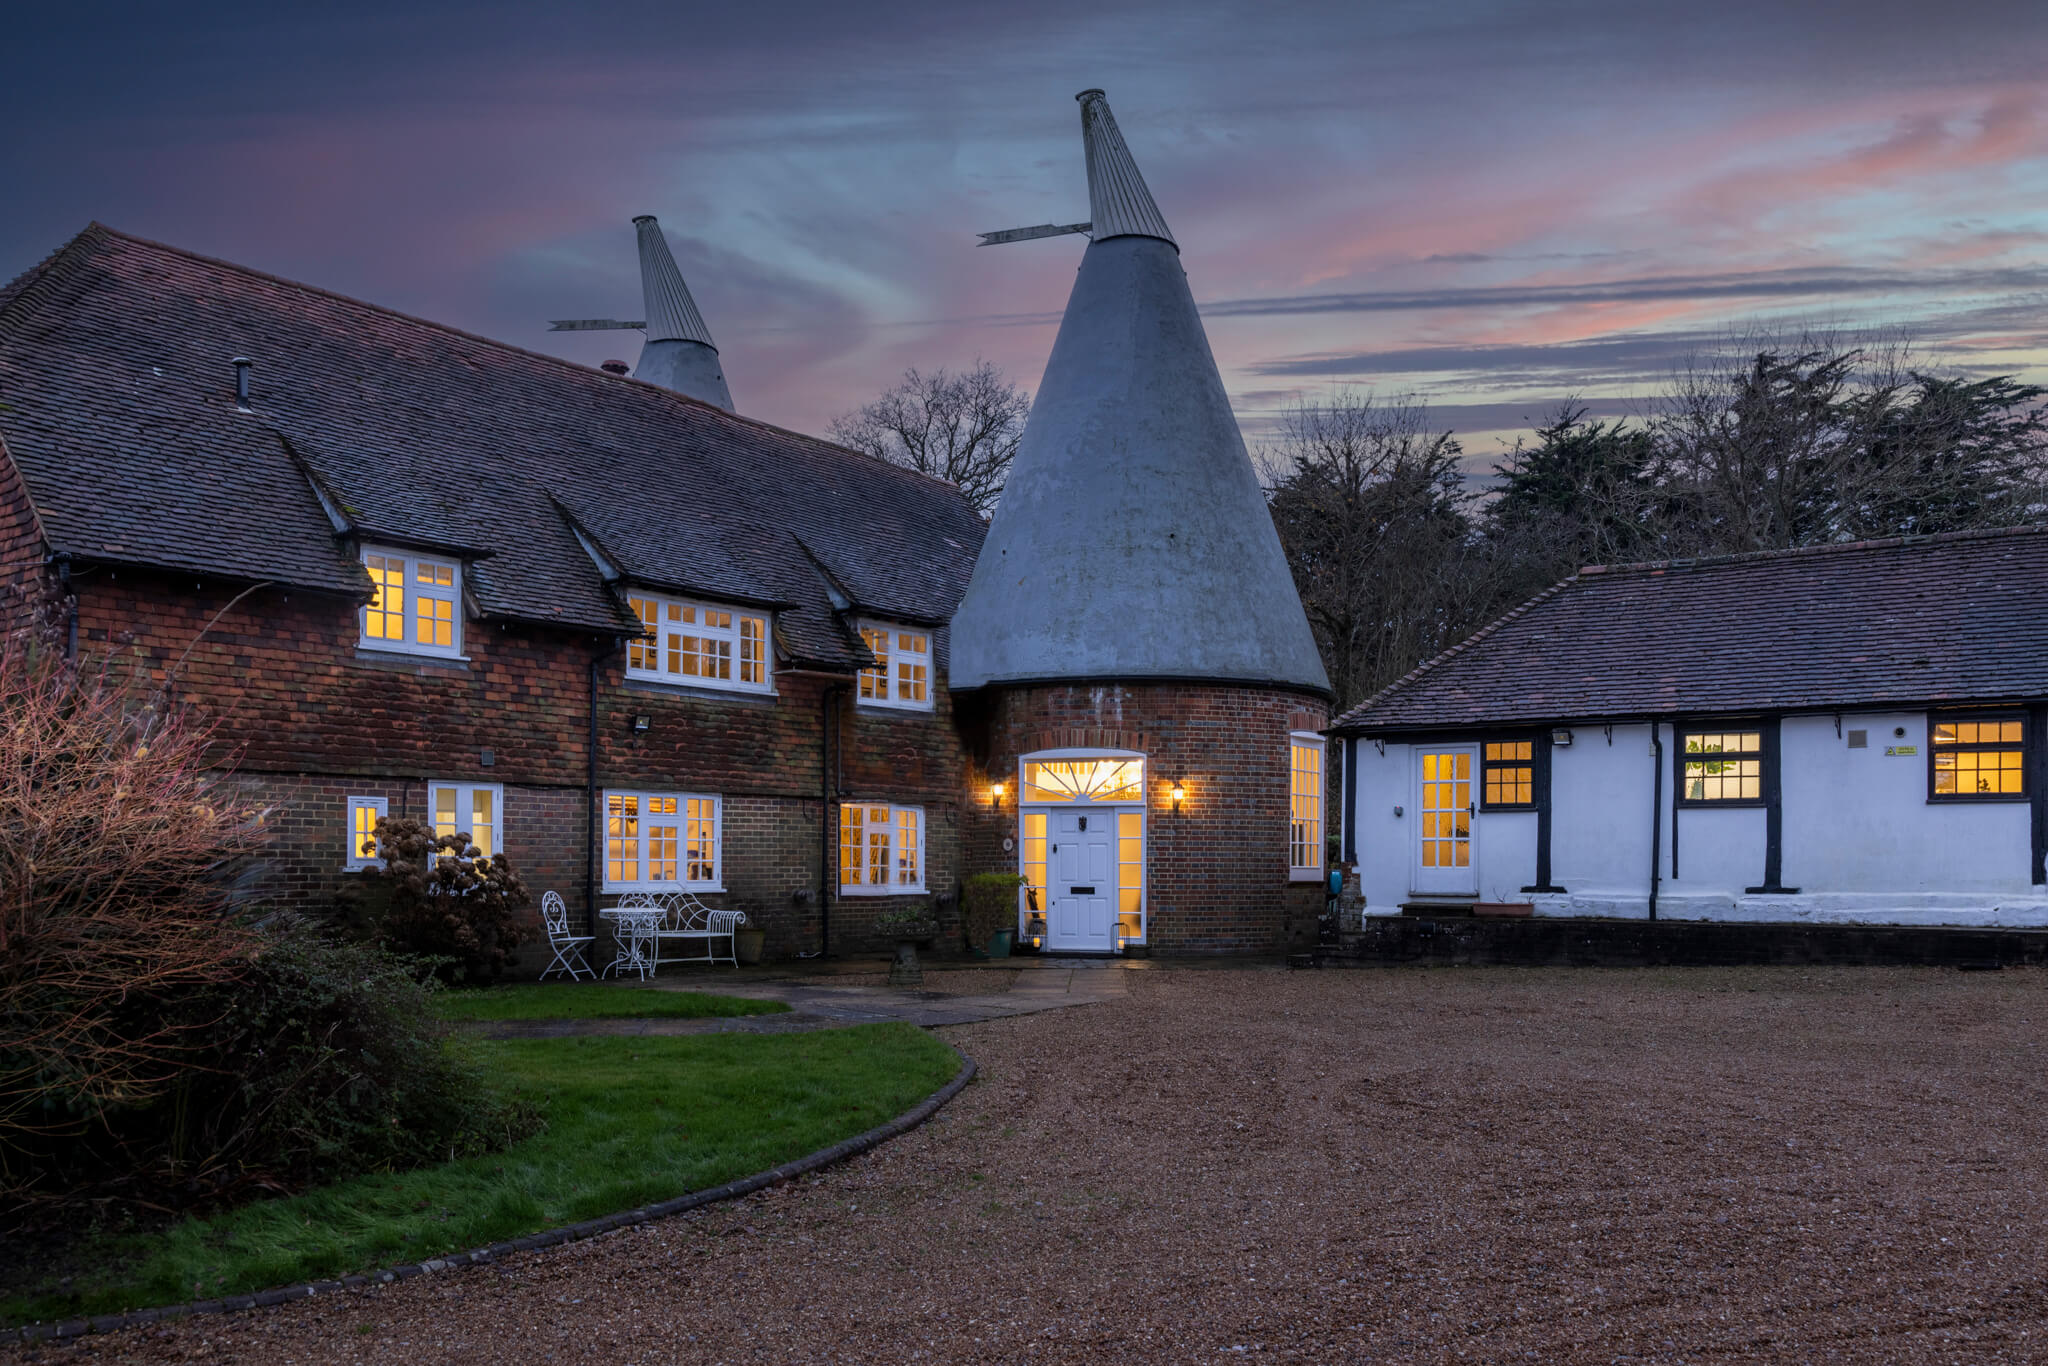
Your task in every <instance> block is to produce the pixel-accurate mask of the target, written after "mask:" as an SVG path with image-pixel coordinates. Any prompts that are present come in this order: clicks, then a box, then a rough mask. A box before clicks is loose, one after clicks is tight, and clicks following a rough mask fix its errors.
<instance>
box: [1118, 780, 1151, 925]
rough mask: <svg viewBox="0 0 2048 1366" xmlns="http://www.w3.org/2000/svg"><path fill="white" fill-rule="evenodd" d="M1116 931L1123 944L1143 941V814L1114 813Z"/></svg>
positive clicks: (1137, 812) (1132, 812) (1135, 812)
mask: <svg viewBox="0 0 2048 1366" xmlns="http://www.w3.org/2000/svg"><path fill="white" fill-rule="evenodd" d="M1116 919H1117V929H1116V932H1117V934H1118V935H1119V936H1121V937H1122V938H1123V940H1124V941H1125V942H1126V943H1131V944H1141V943H1143V942H1144V940H1145V813H1144V812H1142V811H1119V812H1117V813H1116Z"/></svg>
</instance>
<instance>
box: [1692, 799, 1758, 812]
mask: <svg viewBox="0 0 2048 1366" xmlns="http://www.w3.org/2000/svg"><path fill="white" fill-rule="evenodd" d="M1672 805H1673V806H1674V807H1676V808H1677V809H1678V810H1680V811H1763V810H1767V809H1768V808H1769V807H1770V803H1769V802H1765V801H1754V802H1752V801H1740V802H1673V803H1672Z"/></svg>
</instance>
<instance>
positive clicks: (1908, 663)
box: [1332, 527, 2048, 732]
mask: <svg viewBox="0 0 2048 1366" xmlns="http://www.w3.org/2000/svg"><path fill="white" fill-rule="evenodd" d="M2043 697H2048V527H2030V528H2021V529H2017V530H2012V531H1990V532H1960V533H1956V534H1953V535H1946V536H1925V537H1918V538H1914V539H1908V540H1891V541H1868V542H1859V543H1857V544H1854V545H1838V546H1818V547H1814V548H1811V549H1805V550H1786V551H1772V552H1766V553H1763V554H1756V555H1733V556H1725V557H1721V558H1716V559H1708V560H1692V561H1672V562H1668V563H1662V564H1634V565H1620V566H1614V567H1609V568H1595V569H1585V570H1581V571H1580V572H1579V573H1578V574H1576V575H1574V576H1573V577H1571V578H1569V579H1566V580H1565V581H1564V582H1563V583H1561V584H1558V585H1557V586H1556V587H1554V588H1551V589H1549V590H1548V591H1546V592H1544V593H1541V594H1539V595H1538V596H1537V597H1535V598H1532V599H1531V600H1530V601H1528V602H1526V603H1524V604H1523V605H1522V606H1520V607H1518V608H1516V609H1515V610H1514V611H1512V612H1510V613H1508V615H1506V616H1505V617H1502V618H1501V619H1500V620H1499V621H1496V622H1494V623H1493V624H1492V625H1491V626H1488V627H1487V628H1486V629H1485V630H1483V631H1481V632H1479V633H1478V634H1477V635H1475V636H1473V637H1472V638H1471V639H1470V640H1467V641H1465V642H1464V643H1463V644H1461V645H1459V646H1457V647H1455V648H1453V649H1451V650H1447V651H1445V652H1444V653H1443V654H1441V655H1438V656H1437V657H1436V658H1435V659H1432V660H1430V661H1429V662H1428V663H1426V664H1424V665H1422V666H1421V667H1420V668H1418V669H1416V670H1415V671H1414V672H1412V673H1410V674H1409V675H1407V676H1406V677H1405V678H1402V679H1400V680H1398V681H1397V682H1395V683H1393V684H1392V685H1390V686H1388V687H1387V688H1385V689H1383V690H1382V691H1381V692H1380V693H1378V694H1377V695H1376V696H1374V697H1370V698H1368V699H1366V700H1365V701H1364V702H1361V703H1360V704H1359V705H1358V706H1356V707H1353V708H1352V709H1351V710H1350V711H1348V712H1346V713H1344V715H1343V716H1341V717H1339V718H1338V720H1337V721H1336V723H1335V724H1334V726H1333V727H1332V729H1334V730H1342V731H1351V732H1376V731H1391V730H1412V729H1436V728H1440V727H1442V728H1461V727H1473V726H1490V725H1507V724H1516V723H1527V722H1539V723H1540V722H1552V721H1598V720H1620V719H1625V718H1632V717H1643V716H1657V715H1678V714H1707V713H1714V712H1724V713H1728V712H1743V711H1777V710H1785V711H1795V710H1801V709H1826V708H1834V707H1873V706H1890V705H1900V706H1918V705H1925V704H1930V703H1935V704H1938V703H1944V702H1958V703H1968V702H1990V701H2005V700H2016V699H2022V698H2027V699H2038V698H2043Z"/></svg>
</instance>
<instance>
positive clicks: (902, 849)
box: [839, 802, 924, 896]
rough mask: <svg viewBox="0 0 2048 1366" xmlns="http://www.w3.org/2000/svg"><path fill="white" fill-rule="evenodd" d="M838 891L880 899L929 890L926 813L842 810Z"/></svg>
mask: <svg viewBox="0 0 2048 1366" xmlns="http://www.w3.org/2000/svg"><path fill="white" fill-rule="evenodd" d="M839 887H840V890H841V891H845V892H852V893H864V894H867V895H874V896H879V895H883V894H886V893H889V892H921V891H923V890H924V811H923V810H922V809H921V808H919V807H915V806H885V805H882V804H881V803H879V802H858V803H856V802H845V803H842V804H841V805H840V808H839Z"/></svg>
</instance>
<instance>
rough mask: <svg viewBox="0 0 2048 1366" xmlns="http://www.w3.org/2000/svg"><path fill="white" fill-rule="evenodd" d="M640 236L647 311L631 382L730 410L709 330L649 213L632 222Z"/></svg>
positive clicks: (643, 293) (641, 282) (727, 394)
mask: <svg viewBox="0 0 2048 1366" xmlns="http://www.w3.org/2000/svg"><path fill="white" fill-rule="evenodd" d="M633 227H634V228H635V229H636V230H637V231H638V233H639V235H640V291H641V294H642V296H643V297H644V299H645V301H646V306H647V340H646V342H645V343H644V344H643V345H642V346H641V348H640V363H639V364H638V365H636V366H634V367H633V377H634V378H635V379H644V380H646V381H647V382H648V383H649V384H659V385H660V386H661V387H662V388H664V389H673V390H675V391H676V392H677V393H679V394H687V395H689V396H690V397H691V398H697V399H702V400H704V401H705V402H706V403H715V404H717V405H718V406H719V407H721V408H723V409H725V410H726V411H727V412H731V411H732V393H731V391H729V390H728V389H727V388H726V386H725V370H724V367H723V366H721V365H720V364H719V363H718V346H717V344H716V343H715V342H713V341H712V340H711V329H710V328H708V327H706V326H705V325H704V315H703V314H701V313H699V312H698V311H697V301H696V300H695V299H692V298H691V297H690V287H689V286H688V285H686V284H684V283H683V272H682V271H680V270H678V269H677V268H676V258H675V256H674V254H673V253H671V252H670V251H669V249H668V239H667V238H665V237H663V236H662V235H661V224H660V223H658V222H656V221H655V219H654V215H653V214H642V215H640V217H638V218H636V219H634V220H633Z"/></svg>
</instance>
